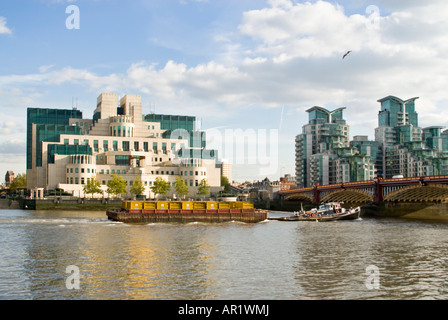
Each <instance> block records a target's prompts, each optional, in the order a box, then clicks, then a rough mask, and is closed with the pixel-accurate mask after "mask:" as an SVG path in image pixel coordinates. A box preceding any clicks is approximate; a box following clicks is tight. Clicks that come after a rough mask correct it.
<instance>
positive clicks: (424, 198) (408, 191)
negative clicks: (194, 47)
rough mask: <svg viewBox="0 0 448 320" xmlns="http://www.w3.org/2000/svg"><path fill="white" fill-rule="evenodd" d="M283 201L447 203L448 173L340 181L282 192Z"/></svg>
mask: <svg viewBox="0 0 448 320" xmlns="http://www.w3.org/2000/svg"><path fill="white" fill-rule="evenodd" d="M279 195H280V197H281V198H282V199H284V200H298V201H302V202H305V203H306V202H308V203H321V202H333V201H334V202H345V203H369V202H406V203H412V202H435V203H447V202H448V176H428V177H414V178H400V179H381V178H378V179H375V180H372V181H361V182H350V183H339V184H332V185H326V186H320V185H316V186H314V187H311V188H302V189H294V190H288V191H280V192H279Z"/></svg>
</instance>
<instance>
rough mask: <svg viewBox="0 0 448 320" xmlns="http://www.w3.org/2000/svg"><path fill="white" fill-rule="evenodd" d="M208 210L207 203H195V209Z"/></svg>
mask: <svg viewBox="0 0 448 320" xmlns="http://www.w3.org/2000/svg"><path fill="white" fill-rule="evenodd" d="M206 208H207V204H206V202H199V201H198V202H194V203H193V209H206Z"/></svg>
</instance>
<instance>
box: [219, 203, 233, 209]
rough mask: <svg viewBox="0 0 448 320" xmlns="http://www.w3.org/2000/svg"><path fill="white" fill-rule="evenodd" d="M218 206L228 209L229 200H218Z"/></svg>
mask: <svg viewBox="0 0 448 320" xmlns="http://www.w3.org/2000/svg"><path fill="white" fill-rule="evenodd" d="M218 208H219V209H230V203H229V202H219V203H218Z"/></svg>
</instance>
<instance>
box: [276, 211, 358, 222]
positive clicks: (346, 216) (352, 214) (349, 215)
mask: <svg viewBox="0 0 448 320" xmlns="http://www.w3.org/2000/svg"><path fill="white" fill-rule="evenodd" d="M360 216H361V210H360V209H359V208H356V209H352V210H349V211H348V212H346V213H339V214H332V215H323V216H316V217H305V216H293V217H278V218H269V220H277V221H318V222H326V221H337V220H355V219H358V218H359V217H360Z"/></svg>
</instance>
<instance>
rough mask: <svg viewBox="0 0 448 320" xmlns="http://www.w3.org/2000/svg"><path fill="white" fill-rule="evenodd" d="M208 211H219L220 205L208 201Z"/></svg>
mask: <svg viewBox="0 0 448 320" xmlns="http://www.w3.org/2000/svg"><path fill="white" fill-rule="evenodd" d="M207 209H208V210H215V209H218V203H217V202H213V201H208V202H207Z"/></svg>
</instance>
